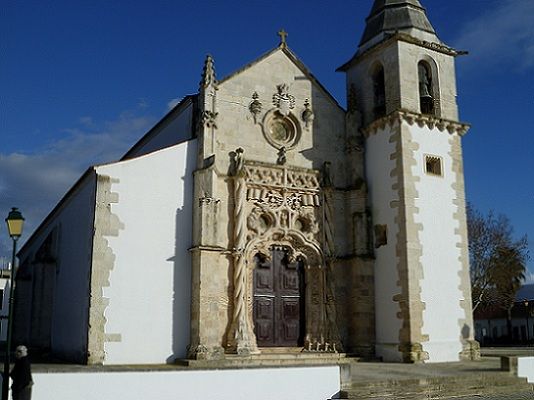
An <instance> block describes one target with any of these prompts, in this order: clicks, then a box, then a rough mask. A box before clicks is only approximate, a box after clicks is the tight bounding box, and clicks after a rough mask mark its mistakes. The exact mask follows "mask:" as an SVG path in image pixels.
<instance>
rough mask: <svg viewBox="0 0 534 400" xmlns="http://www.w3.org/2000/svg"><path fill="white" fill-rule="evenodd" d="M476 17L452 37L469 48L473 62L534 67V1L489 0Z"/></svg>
mask: <svg viewBox="0 0 534 400" xmlns="http://www.w3.org/2000/svg"><path fill="white" fill-rule="evenodd" d="M487 4H488V5H495V7H494V8H489V7H488V8H487V11H486V12H483V13H481V14H480V15H479V16H478V18H475V19H471V20H470V21H469V22H468V24H467V26H465V27H464V29H463V30H462V31H461V33H460V36H459V37H458V39H457V40H456V41H455V42H456V43H455V46H456V47H457V48H458V49H461V50H469V51H470V57H469V60H470V61H471V63H472V65H481V64H480V63H481V62H484V65H497V66H501V67H502V66H506V67H512V68H517V69H522V70H524V69H527V68H532V67H534V20H533V18H534V1H532V0H501V1H498V2H488V3H487Z"/></svg>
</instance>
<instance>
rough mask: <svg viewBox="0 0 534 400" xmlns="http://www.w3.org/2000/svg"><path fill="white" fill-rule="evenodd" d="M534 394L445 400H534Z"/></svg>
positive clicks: (450, 399)
mask: <svg viewBox="0 0 534 400" xmlns="http://www.w3.org/2000/svg"><path fill="white" fill-rule="evenodd" d="M533 399H534V392H530V393H518V394H496V395H489V396H488V395H480V396H467V397H451V398H449V399H444V400H533Z"/></svg>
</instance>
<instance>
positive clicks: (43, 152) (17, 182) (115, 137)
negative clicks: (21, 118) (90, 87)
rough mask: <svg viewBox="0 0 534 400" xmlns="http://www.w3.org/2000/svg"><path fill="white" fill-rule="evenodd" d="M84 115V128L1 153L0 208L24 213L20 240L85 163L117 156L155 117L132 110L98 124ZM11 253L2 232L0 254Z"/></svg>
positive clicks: (62, 192)
mask: <svg viewBox="0 0 534 400" xmlns="http://www.w3.org/2000/svg"><path fill="white" fill-rule="evenodd" d="M87 118H88V117H85V119H84V120H82V121H80V122H81V124H82V125H83V127H81V128H80V127H77V128H71V129H65V130H64V134H65V135H64V137H62V138H61V139H58V140H56V141H54V142H52V143H50V144H49V145H48V146H46V148H42V149H38V150H36V151H33V152H31V153H26V154H23V153H10V154H4V153H0V212H3V213H4V214H5V215H6V216H7V213H8V212H9V210H10V209H11V207H14V206H16V207H18V208H19V209H20V211H21V212H22V213H23V215H24V217H25V218H26V226H25V235H24V236H23V238H22V240H24V239H25V238H26V237H28V234H30V233H31V232H32V231H33V230H34V229H35V228H36V227H37V226H38V225H39V224H40V223H41V221H42V220H43V219H44V218H45V217H46V215H47V214H48V213H49V212H50V211H51V210H52V208H53V207H54V206H55V204H56V203H57V202H58V201H59V200H60V199H61V197H62V196H63V195H64V194H65V193H66V191H67V190H68V189H69V188H70V187H71V186H72V185H73V184H74V183H75V182H76V180H77V179H78V178H79V177H80V176H81V174H82V173H83V172H84V171H85V170H86V169H87V168H88V167H89V166H91V165H94V164H97V163H102V162H109V161H114V160H117V159H118V158H120V156H121V155H122V154H124V153H125V152H126V150H127V149H128V148H129V147H131V146H132V145H133V144H134V143H135V142H136V141H137V140H138V139H139V138H140V137H141V136H142V135H143V134H144V133H145V132H146V131H147V130H148V129H149V128H150V126H151V124H152V123H153V121H154V119H153V118H152V117H148V116H139V115H134V114H132V113H131V112H125V113H122V114H121V115H120V116H119V117H118V118H117V119H115V120H114V121H108V122H105V123H104V124H102V126H95V124H94V121H92V120H91V119H87ZM88 121H91V125H92V126H91V130H90V129H89V127H88V126H87V124H86V122H88ZM3 218H4V217H3V215H0V219H1V220H3ZM10 252H11V243H10V240H9V238H8V237H7V235H4V234H0V256H9V254H10Z"/></svg>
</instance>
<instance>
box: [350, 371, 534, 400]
mask: <svg viewBox="0 0 534 400" xmlns="http://www.w3.org/2000/svg"><path fill="white" fill-rule="evenodd" d="M533 388H534V386H532V385H530V384H528V383H527V381H526V379H522V378H517V377H514V376H511V375H509V374H507V373H494V374H487V375H485V374H482V375H481V374H472V375H469V376H462V377H442V378H425V379H404V380H394V381H384V382H370V383H368V384H365V383H357V384H354V385H352V386H351V387H348V388H346V390H345V391H344V392H343V393H342V396H341V397H340V398H344V399H361V400H379V399H382V400H388V399H392V400H393V399H395V400H396V399H425V400H427V399H454V398H458V399H462V398H466V396H486V395H501V396H504V395H508V394H515V393H530V394H531V396H532V397H531V398H533V399H534V391H533V390H534V389H533ZM475 398H476V397H475ZM479 398H480V397H479ZM482 398H483V397H482Z"/></svg>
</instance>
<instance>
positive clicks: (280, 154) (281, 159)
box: [276, 146, 287, 165]
mask: <svg viewBox="0 0 534 400" xmlns="http://www.w3.org/2000/svg"><path fill="white" fill-rule="evenodd" d="M286 152H287V151H286V148H285V147H283V146H282V147H280V150H278V159H277V160H276V163H277V164H278V165H284V164H285V163H286V161H287V157H286Z"/></svg>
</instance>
